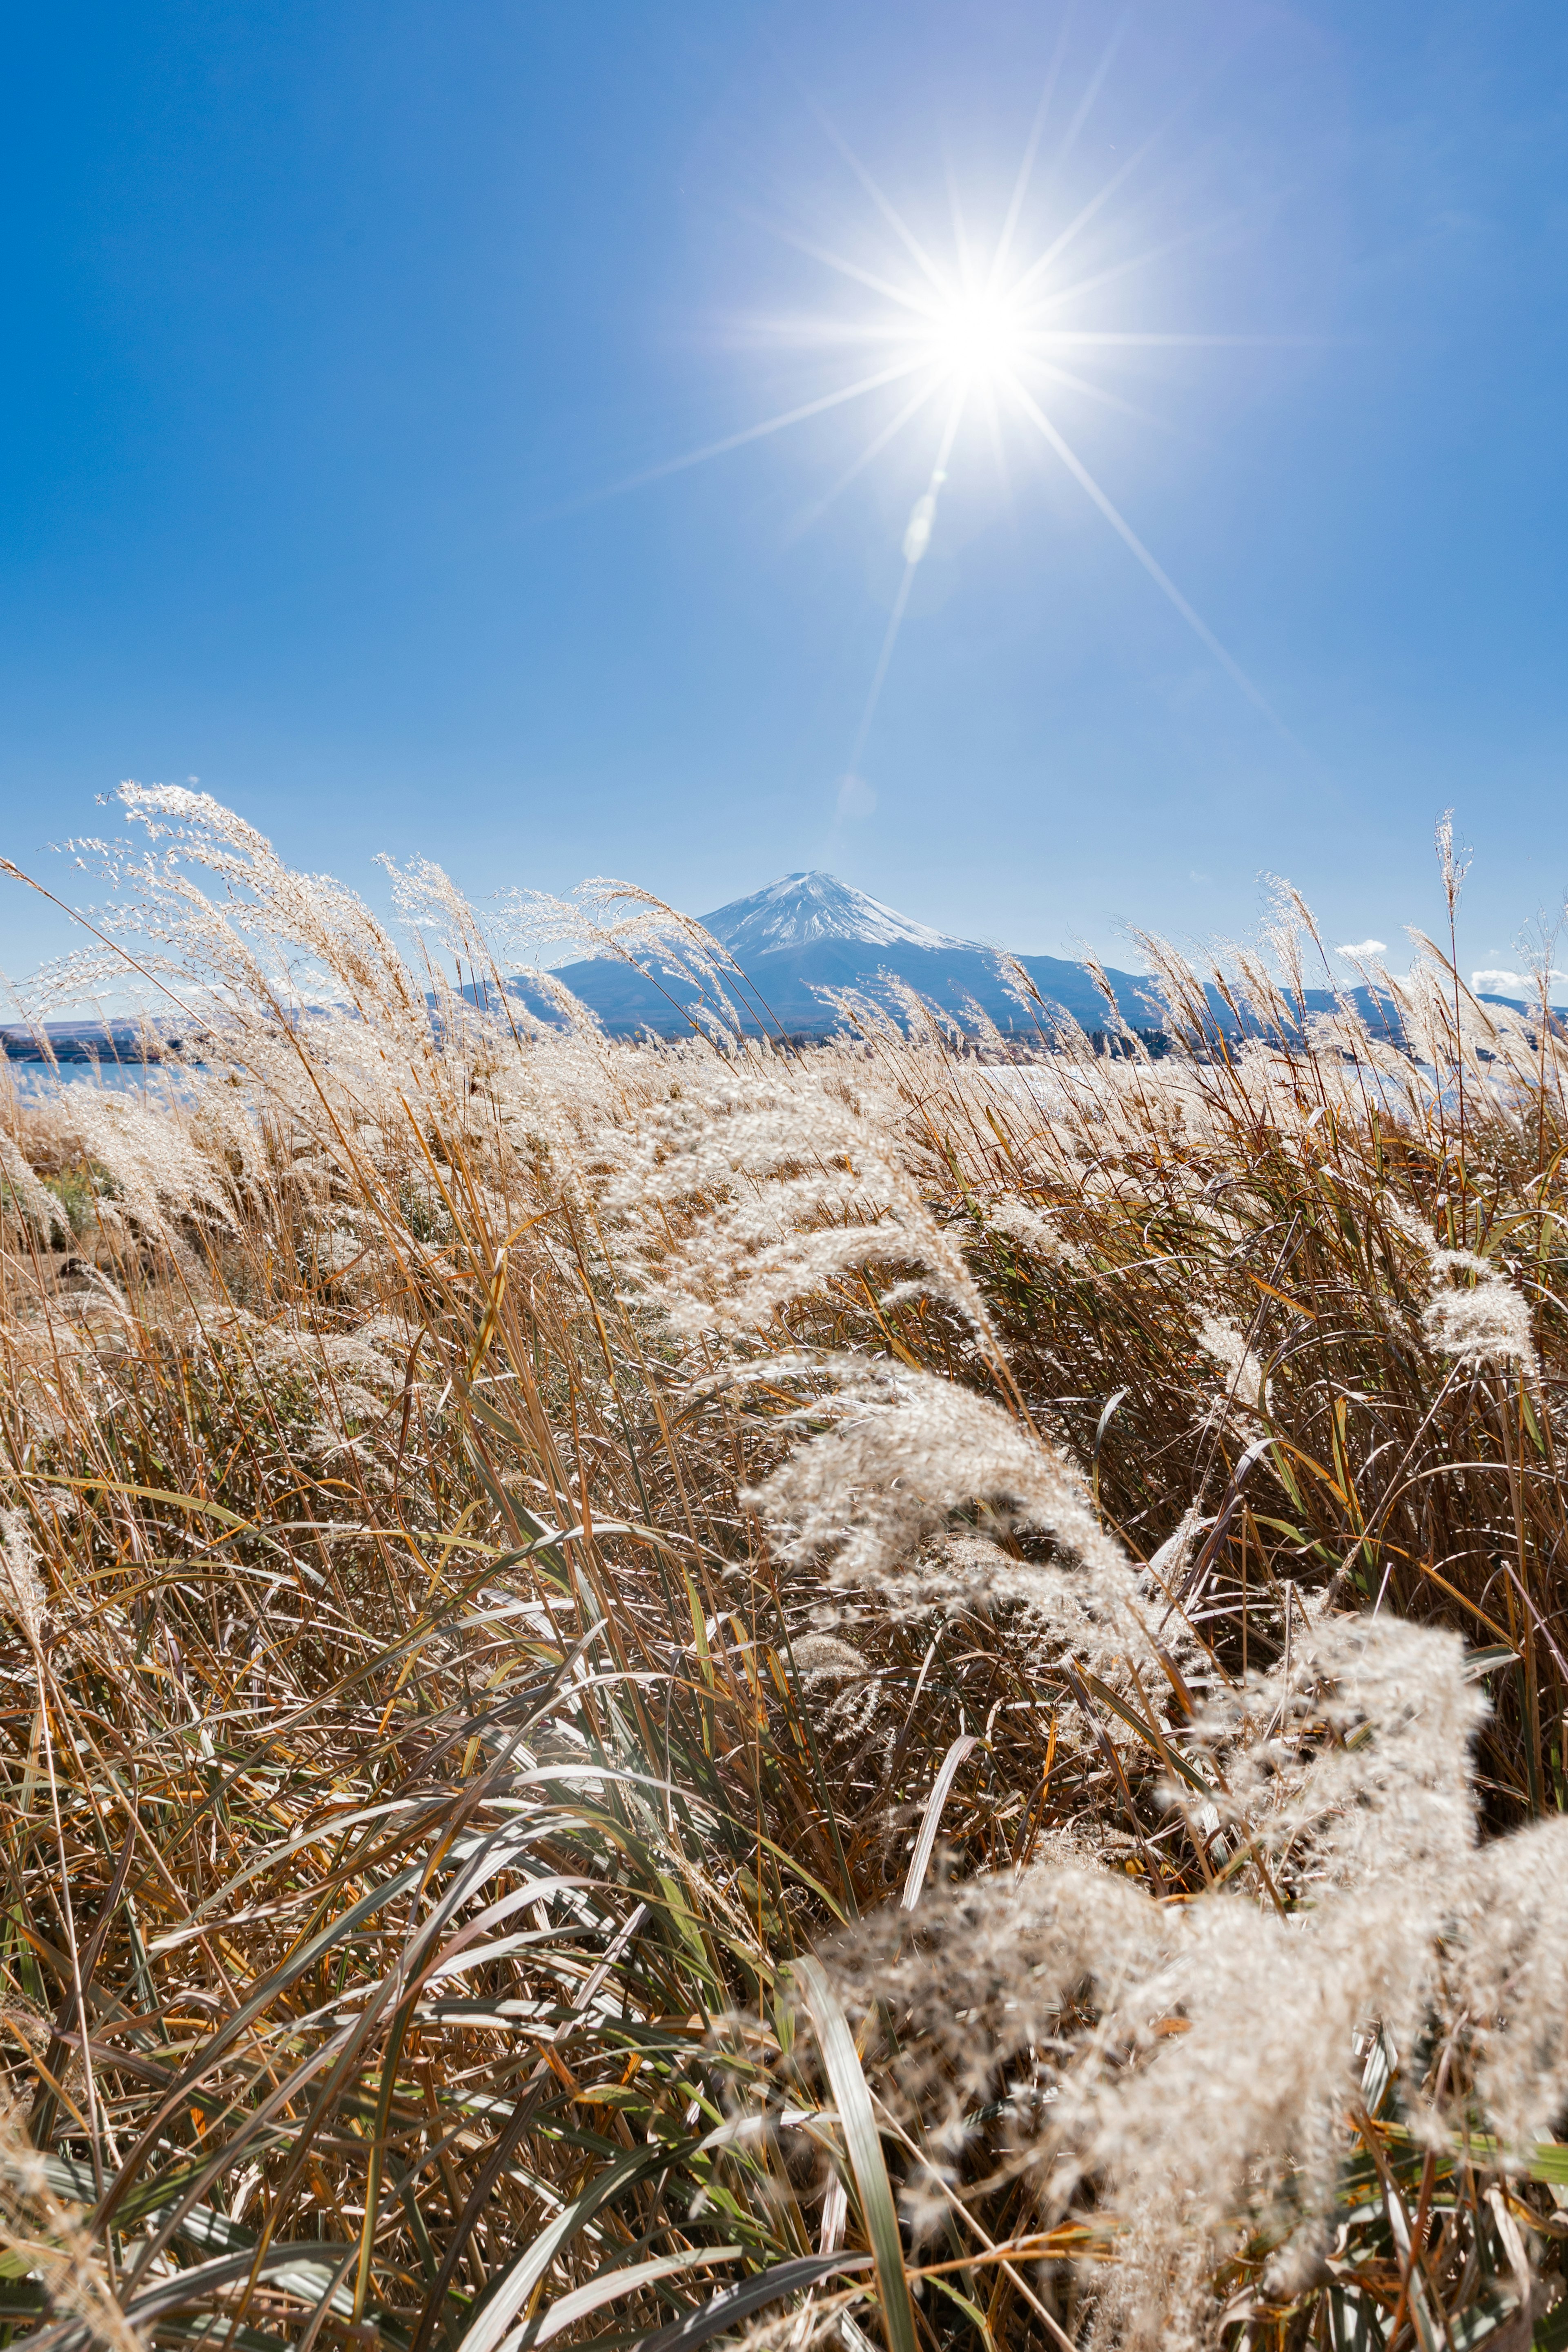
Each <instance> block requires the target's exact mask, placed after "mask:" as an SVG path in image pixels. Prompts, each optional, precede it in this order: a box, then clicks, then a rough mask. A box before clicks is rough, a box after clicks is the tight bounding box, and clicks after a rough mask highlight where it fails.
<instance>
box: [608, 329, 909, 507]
mask: <svg viewBox="0 0 1568 2352" xmlns="http://www.w3.org/2000/svg"><path fill="white" fill-rule="evenodd" d="M921 364H922V362H921V361H920V360H918V359H912V360H911V359H906V360H900V362H899V363H898V365H897V366H896V367H889V368H883V369H881V370H880V372H879V373H878V374H876V375H867V376H862V377H861V379H860V381H859V383H848V384H845V385H844V386H843V387H842V389H841V390H839V391H837V392H825V393H824V394H823V395H822V397H821V399H820V400H807V401H803V402H802V404H801V405H800V406H799V407H798V408H788V409H785V411H784V414H783V415H782V416H770V417H767V418H766V419H765V420H764V421H763V423H762V424H761V425H747V426H746V427H745V429H744V431H742V432H740V433H730V434H727V435H726V436H725V437H724V439H723V440H722V441H710V442H709V443H708V444H707V446H706V447H704V448H701V449H689V450H688V451H687V453H686V455H685V457H668V458H667V459H666V460H665V462H664V464H663V465H662V466H649V467H647V470H646V472H644V473H641V474H628V475H627V477H626V480H625V481H624V482H613V483H612V484H611V485H610V487H609V488H608V489H607V490H604V491H602V492H601V493H600V495H601V497H604V498H615V497H617V496H618V495H619V493H620V492H621V491H622V490H637V489H641V488H642V487H643V486H644V484H645V483H647V482H661V481H663V480H664V478H665V477H666V476H667V475H669V474H683V473H685V472H686V470H687V468H688V467H691V466H701V465H705V464H706V463H707V461H708V459H709V458H710V457H723V456H724V455H725V454H726V452H727V451H729V450H731V449H742V448H744V446H745V445H746V444H747V442H748V441H761V440H763V438H764V437H765V436H767V435H768V434H770V433H782V432H783V431H784V427H785V426H786V425H804V424H805V420H806V418H807V417H808V416H821V415H825V414H826V411H827V410H828V409H830V408H842V407H843V405H844V404H845V402H846V401H847V400H859V399H860V398H861V397H862V396H863V395H864V394H866V393H868V392H876V391H878V390H879V388H880V387H881V386H882V385H883V384H885V383H899V382H900V379H901V378H903V377H904V376H907V375H913V374H914V373H915V371H916V369H917V368H919V367H920V366H921Z"/></svg>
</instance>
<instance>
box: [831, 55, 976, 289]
mask: <svg viewBox="0 0 1568 2352" xmlns="http://www.w3.org/2000/svg"><path fill="white" fill-rule="evenodd" d="M813 110H814V111H815V113H816V119H817V121H819V122H820V123H821V125H822V127H823V129H824V131H826V133H827V136H828V137H829V139H831V140H832V142H833V143H834V145H835V146H836V147H837V150H838V152H839V153H840V154H841V155H842V156H843V158H844V161H845V162H846V163H847V164H848V166H849V169H850V170H851V171H852V172H853V173H854V174H855V177H856V178H857V179H858V181H859V183H860V185H861V186H862V187H863V188H864V189H865V191H866V194H868V196H869V197H870V199H871V202H872V203H873V204H874V205H876V207H877V210H878V211H879V213H880V214H881V215H882V218H883V219H884V220H885V221H886V222H887V224H888V226H889V228H890V229H891V230H892V232H893V234H894V236H896V237H897V238H898V239H899V241H900V244H901V245H903V246H905V247H907V248H908V250H909V252H910V255H911V256H912V257H913V258H914V260H915V262H916V263H917V264H918V266H919V268H920V269H921V271H922V273H923V274H924V276H925V277H926V278H929V279H930V281H931V285H932V286H933V287H934V288H935V289H936V291H937V293H938V294H943V293H945V292H946V290H947V289H946V288H945V287H944V286H943V284H942V273H941V272H940V270H939V269H938V268H937V267H936V264H935V263H934V262H933V261H932V259H931V256H930V255H929V254H928V253H927V251H926V249H925V247H924V246H922V245H921V241H920V239H919V237H917V236H916V235H915V233H914V231H913V229H911V228H910V226H909V225H908V223H907V222H906V221H905V220H904V218H903V215H901V214H900V212H899V211H898V210H897V208H896V207H895V206H894V205H892V204H891V203H890V202H889V199H888V198H887V197H886V196H885V195H884V194H882V191H881V189H880V188H879V186H878V185H877V183H876V181H875V180H874V179H873V178H872V177H871V174H870V173H869V172H868V170H867V169H866V166H865V165H864V163H861V161H860V158H859V157H858V155H857V154H856V152H855V151H854V149H853V148H852V147H851V146H850V145H849V143H848V142H847V140H846V139H844V138H842V137H841V136H840V134H839V132H838V131H837V128H836V127H835V125H834V124H833V123H832V122H831V121H829V119H828V117H827V115H826V113H825V112H824V111H823V110H822V108H821V107H819V106H816V105H815V102H814V109H813Z"/></svg>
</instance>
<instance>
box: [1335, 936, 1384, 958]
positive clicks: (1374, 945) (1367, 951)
mask: <svg viewBox="0 0 1568 2352" xmlns="http://www.w3.org/2000/svg"><path fill="white" fill-rule="evenodd" d="M1334 953H1335V954H1336V955H1339V956H1343V957H1345V959H1346V960H1347V961H1349V962H1351V963H1364V962H1365V961H1366V960H1367V958H1368V956H1374V955H1386V954H1387V953H1388V941H1387V940H1357V941H1356V943H1355V945H1354V947H1350V948H1336V949H1335V950H1334Z"/></svg>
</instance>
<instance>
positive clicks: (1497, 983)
mask: <svg viewBox="0 0 1568 2352" xmlns="http://www.w3.org/2000/svg"><path fill="white" fill-rule="evenodd" d="M1546 978H1547V979H1548V980H1549V981H1552V980H1568V971H1558V969H1557V967H1556V965H1555V964H1548V966H1547V968H1546ZM1470 986H1471V987H1472V988H1474V989H1489V990H1490V991H1491V992H1492V994H1493V995H1494V996H1495V995H1497V994H1499V993H1500V992H1501V991H1503V990H1504V989H1506V990H1507V991H1508V992H1509V994H1510V996H1534V995H1535V994H1536V992H1537V991H1538V990H1539V988H1540V986H1541V982H1540V981H1539V980H1538V979H1537V977H1536V975H1535V974H1534V972H1532V971H1473V972H1471V974H1470Z"/></svg>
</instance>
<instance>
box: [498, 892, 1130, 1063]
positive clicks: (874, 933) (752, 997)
mask: <svg viewBox="0 0 1568 2352" xmlns="http://www.w3.org/2000/svg"><path fill="white" fill-rule="evenodd" d="M702 922H703V925H704V927H705V929H708V930H710V932H711V933H712V935H713V937H714V938H715V939H716V940H719V941H720V942H721V944H722V945H723V946H724V947H726V948H728V950H730V953H731V955H732V956H733V957H734V958H735V961H736V962H737V963H738V964H739V965H740V966H741V968H742V971H743V973H744V975H745V978H744V981H743V982H741V981H737V980H735V979H734V978H733V977H732V976H730V977H725V978H723V979H722V982H721V985H722V987H723V989H724V991H725V992H726V993H727V994H728V995H729V996H730V998H731V1002H732V1004H733V1009H734V1012H735V1013H736V1014H738V1016H739V1018H740V1020H741V1023H742V1026H743V1027H744V1028H746V1029H748V1030H752V1031H756V1032H760V1033H761V1034H777V1033H778V1032H779V1031H780V1030H783V1031H784V1033H785V1034H789V1035H792V1036H825V1035H826V1034H827V1033H828V1032H829V1031H831V1030H833V1029H836V1028H837V1026H838V1025H839V1023H840V1020H841V1018H842V1015H841V1014H840V1012H839V1010H838V1007H837V1003H835V997H836V996H837V995H838V994H841V993H842V992H845V991H849V992H852V993H856V994H859V995H864V996H869V997H870V998H872V999H873V1000H876V1001H880V1002H884V1003H885V1002H888V1001H889V995H888V983H889V982H904V983H905V984H906V985H907V986H909V987H910V988H913V989H916V990H918V992H920V994H921V996H923V997H924V998H925V999H926V1001H927V1002H928V1003H931V1004H936V1005H941V1006H942V1007H943V1008H944V1009H946V1010H947V1011H950V1012H953V1013H960V1014H961V1015H962V1014H963V1013H964V1010H965V1008H966V1007H968V1006H973V1005H979V1006H980V1007H981V1008H982V1009H983V1010H984V1012H985V1013H988V1014H989V1016H990V1017H991V1019H992V1020H993V1021H995V1022H997V1023H999V1024H1001V1026H1002V1027H1004V1028H1006V1029H1013V1028H1018V1027H1027V1026H1029V1025H1030V1024H1028V1022H1027V1020H1026V1016H1025V1014H1024V1013H1023V1010H1022V1008H1021V1007H1020V1005H1019V1004H1018V1003H1017V1001H1016V998H1015V996H1014V995H1013V994H1012V993H1011V992H1010V989H1009V987H1008V985H1007V984H1006V983H1005V982H1004V979H1003V976H1002V974H1001V972H1000V971H999V970H998V967H997V961H996V958H995V956H994V953H993V952H992V951H991V950H989V949H988V948H984V947H982V946H980V945H979V944H978V943H977V942H976V941H975V940H960V939H953V938H952V937H950V935H949V934H948V933H947V932H945V931H938V930H933V929H931V925H930V924H929V923H916V922H912V921H911V920H910V918H909V917H908V916H907V915H900V913H899V911H898V909H897V908H895V907H889V906H888V905H887V904H886V903H885V902H884V901H883V900H882V899H880V898H870V897H869V896H868V894H867V893H866V892H865V891H864V890H856V889H852V888H851V887H850V886H849V885H848V883H847V882H840V881H839V880H838V878H837V876H836V875H833V874H823V873H809V874H807V873H803V874H786V875H784V876H783V877H781V878H780V879H779V880H778V881H776V882H770V883H769V884H768V885H767V886H766V887H765V888H763V889H761V890H755V891H753V892H752V895H751V896H750V898H732V899H731V901H730V903H729V905H728V906H725V907H716V908H714V910H713V912H712V913H711V914H710V915H704V916H703V917H702ZM1019 961H1020V962H1021V963H1023V964H1024V965H1025V967H1026V970H1027V971H1028V974H1029V977H1030V978H1031V980H1032V981H1033V982H1034V983H1035V985H1036V987H1037V989H1038V990H1039V992H1040V994H1041V996H1042V997H1043V998H1044V1000H1045V1001H1046V1002H1047V1003H1050V1004H1058V1005H1060V1006H1062V1007H1064V1008H1065V1009H1066V1010H1067V1011H1068V1012H1069V1013H1072V1014H1073V1016H1074V1018H1075V1019H1077V1020H1079V1021H1080V1022H1082V1023H1083V1024H1084V1025H1085V1026H1086V1027H1091V1028H1092V1027H1095V1026H1098V1025H1099V1024H1101V1023H1102V1022H1103V1021H1104V1018H1105V1008H1104V1005H1103V1004H1102V1003H1101V1001H1100V996H1099V993H1098V992H1097V991H1096V989H1095V987H1094V984H1093V982H1091V981H1090V979H1089V975H1088V973H1087V972H1085V971H1082V970H1081V969H1080V968H1079V966H1078V965H1077V964H1073V963H1067V962H1063V961H1061V960H1060V959H1059V958H1058V957H1055V956H1024V957H1021V958H1020V959H1019ZM555 977H556V979H557V980H559V981H562V982H564V983H565V985H566V986H567V987H568V988H569V989H570V990H571V991H572V992H573V994H574V996H576V997H578V998H580V999H581V1001H582V1002H583V1003H584V1004H586V1005H587V1006H588V1007H589V1008H590V1009H591V1010H592V1011H593V1012H594V1013H596V1014H597V1016H598V1018H599V1019H600V1021H602V1022H603V1024H604V1025H605V1029H606V1030H608V1031H609V1033H610V1034H611V1035H612V1036H623V1037H624V1036H626V1035H629V1034H635V1033H636V1032H637V1031H638V1030H645V1029H651V1030H656V1031H658V1032H659V1033H660V1034H663V1035H665V1036H678V1035H679V1034H681V1033H682V1032H683V1031H687V1030H689V1028H690V1027H691V1026H692V1023H693V1016H694V1015H696V1016H698V1017H699V1019H701V1018H705V1017H707V1016H709V1015H710V1014H711V1013H713V1011H714V1010H715V1009H716V1006H715V1000H714V998H713V992H712V985H711V983H710V982H708V981H705V980H703V979H702V978H701V977H700V975H699V974H698V973H697V972H696V971H692V972H691V973H690V974H689V977H682V976H681V975H680V974H679V972H678V971H674V970H672V969H671V967H670V965H669V964H668V962H664V961H661V960H660V959H658V958H655V959H653V960H652V962H651V963H650V966H649V968H648V969H647V971H638V970H637V969H636V968H635V967H634V966H632V965H629V964H626V963H623V962H621V961H619V960H618V959H616V958H613V957H609V956H595V957H592V958H589V959H585V960H584V961H580V962H577V963H569V964H562V965H559V966H557V968H556V971H555ZM1110 978H1111V984H1112V986H1113V987H1114V988H1115V989H1116V992H1117V1002H1118V1003H1119V1005H1120V1006H1121V1010H1122V1013H1123V1015H1124V1017H1125V1018H1126V1019H1128V1020H1129V1021H1131V1022H1133V1023H1135V1024H1138V1023H1142V1024H1147V1023H1148V1022H1149V1021H1150V1019H1151V1018H1152V1015H1151V1013H1150V1010H1149V1007H1148V1005H1147V1003H1145V1001H1144V994H1143V986H1144V984H1143V983H1141V982H1138V981H1137V980H1135V979H1133V978H1132V976H1131V974H1130V973H1126V972H1114V973H1112V974H1111V975H1110ZM516 986H517V989H518V992H519V994H520V995H521V996H522V998H523V999H524V1001H525V1002H530V1003H531V1002H532V1001H533V997H532V994H531V991H530V986H529V983H528V982H523V981H519V982H517V983H516ZM535 1010H537V1011H540V1012H547V1010H548V1008H547V1006H546V1005H545V1003H544V1002H543V1000H542V999H541V1000H540V1002H539V1003H537V1004H536V1006H535Z"/></svg>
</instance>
